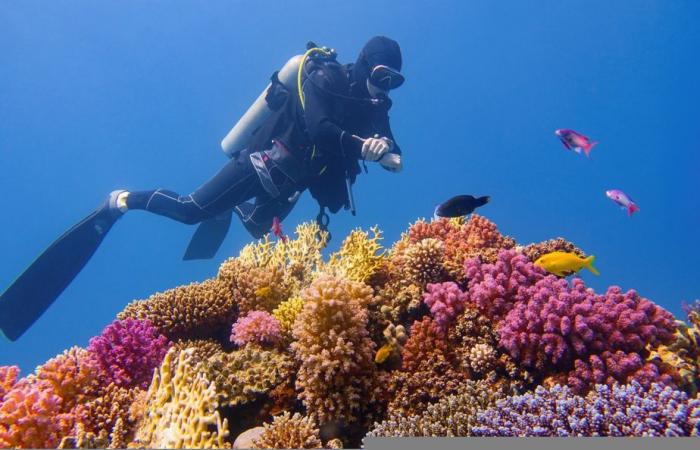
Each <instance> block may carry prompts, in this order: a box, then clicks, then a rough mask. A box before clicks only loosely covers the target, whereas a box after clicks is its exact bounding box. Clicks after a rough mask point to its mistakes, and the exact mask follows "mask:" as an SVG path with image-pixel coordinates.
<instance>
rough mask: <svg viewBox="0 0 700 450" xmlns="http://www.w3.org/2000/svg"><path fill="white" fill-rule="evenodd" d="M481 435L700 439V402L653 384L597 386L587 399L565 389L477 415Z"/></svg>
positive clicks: (533, 395)
mask: <svg viewBox="0 0 700 450" xmlns="http://www.w3.org/2000/svg"><path fill="white" fill-rule="evenodd" d="M472 433H473V434H474V435H475V436H698V435H700V400H699V399H695V400H688V397H687V396H686V394H685V393H684V392H681V391H677V390H674V389H672V388H670V387H664V386H661V385H659V384H652V385H651V387H650V388H649V389H645V388H644V387H642V386H641V385H640V384H639V383H636V382H632V383H631V384H629V385H623V386H620V385H615V386H612V387H610V386H606V385H597V386H595V389H594V390H593V391H591V392H590V393H589V394H588V395H587V396H586V397H581V396H578V395H575V394H574V393H573V391H572V390H571V389H569V388H568V387H565V386H554V387H552V388H550V389H545V388H544V387H542V386H539V387H538V388H537V389H536V390H535V392H534V393H528V394H525V395H518V396H512V397H508V398H506V399H504V400H499V401H498V402H496V406H495V407H492V408H489V409H487V410H486V411H483V412H480V413H479V414H478V415H477V425H476V426H474V427H473V428H472Z"/></svg>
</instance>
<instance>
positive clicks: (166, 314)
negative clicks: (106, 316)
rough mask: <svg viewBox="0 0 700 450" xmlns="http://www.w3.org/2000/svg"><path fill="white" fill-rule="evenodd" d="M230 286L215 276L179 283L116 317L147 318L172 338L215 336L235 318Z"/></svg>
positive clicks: (132, 306)
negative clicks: (200, 280)
mask: <svg viewBox="0 0 700 450" xmlns="http://www.w3.org/2000/svg"><path fill="white" fill-rule="evenodd" d="M236 313H237V309H236V303H235V302H234V298H233V294H232V292H231V289H230V287H229V286H228V285H227V284H226V283H224V282H222V281H221V280H218V279H216V278H214V279H210V280H206V281H204V282H202V283H192V284H189V285H186V286H179V287H176V288H174V289H169V290H167V291H165V292H159V293H157V294H154V295H152V296H150V297H149V298H148V299H147V300H138V301H134V302H132V303H130V304H129V305H127V306H126V308H125V309H124V311H122V312H120V313H119V314H118V315H117V318H118V319H120V320H124V319H128V318H132V319H140V320H145V319H147V320H149V321H150V322H151V323H152V324H153V325H154V326H155V327H156V328H157V329H158V330H159V331H160V332H161V333H162V334H164V335H165V336H167V337H168V338H170V339H172V340H176V339H178V338H190V339H192V338H197V337H211V336H217V335H219V334H220V333H221V332H224V333H225V332H227V331H228V330H229V327H230V326H231V323H233V321H234V319H235V318H236Z"/></svg>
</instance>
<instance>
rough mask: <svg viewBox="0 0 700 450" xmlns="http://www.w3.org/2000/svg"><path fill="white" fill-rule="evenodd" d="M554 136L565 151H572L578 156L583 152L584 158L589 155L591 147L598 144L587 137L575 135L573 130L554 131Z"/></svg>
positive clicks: (579, 134)
mask: <svg viewBox="0 0 700 450" xmlns="http://www.w3.org/2000/svg"><path fill="white" fill-rule="evenodd" d="M554 134H556V135H557V136H558V137H559V139H560V140H561V143H562V144H564V147H566V149H567V150H573V151H575V152H576V153H578V154H581V151H582V150H583V153H585V154H586V157H588V155H589V153H591V149H592V148H593V146H594V145H596V144H597V143H598V142H596V141H591V140H590V138H588V137H587V136H584V135H582V134H581V133H577V132H576V131H574V130H567V129H559V130H556V131H555V132H554Z"/></svg>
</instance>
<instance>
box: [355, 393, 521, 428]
mask: <svg viewBox="0 0 700 450" xmlns="http://www.w3.org/2000/svg"><path fill="white" fill-rule="evenodd" d="M506 395H507V389H505V387H504V386H495V385H493V384H491V383H487V382H484V381H479V382H474V381H467V382H465V383H464V384H463V385H461V386H460V387H459V391H458V393H457V394H454V395H449V396H446V397H445V398H443V399H441V400H440V401H438V402H437V403H434V404H431V405H428V406H427V407H426V408H425V410H424V411H421V412H420V413H419V414H416V415H410V416H406V415H405V414H404V413H403V412H402V411H393V412H392V413H390V414H389V417H388V418H387V419H386V420H384V421H383V422H381V423H378V424H375V426H374V428H373V429H372V430H371V431H370V432H369V433H368V434H367V436H368V437H392V436H394V437H400V436H404V437H432V436H440V437H453V436H470V435H471V427H472V426H474V425H475V424H476V414H477V412H479V411H481V410H484V409H486V408H488V407H490V406H492V405H493V404H495V402H496V400H498V399H500V398H504V397H505V396H506Z"/></svg>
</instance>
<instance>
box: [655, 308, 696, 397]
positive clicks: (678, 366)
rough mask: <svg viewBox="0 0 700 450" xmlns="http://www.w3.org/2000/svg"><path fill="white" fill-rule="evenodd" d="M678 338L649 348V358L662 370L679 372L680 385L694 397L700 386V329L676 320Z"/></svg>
mask: <svg viewBox="0 0 700 450" xmlns="http://www.w3.org/2000/svg"><path fill="white" fill-rule="evenodd" d="M675 335H676V339H675V340H674V341H673V343H671V344H670V345H660V346H658V347H657V348H653V349H651V348H650V349H649V356H648V360H650V361H654V362H656V363H657V365H659V366H660V367H661V370H662V371H666V372H671V373H675V374H677V376H676V378H680V380H679V386H680V387H681V388H682V389H683V390H685V391H686V392H688V394H689V395H690V396H691V397H694V396H695V395H696V394H697V393H698V390H699V388H700V380H699V377H698V376H699V375H700V330H698V329H697V328H696V327H695V326H692V327H689V326H688V325H687V324H686V323H685V322H683V321H681V320H676V333H675Z"/></svg>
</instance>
